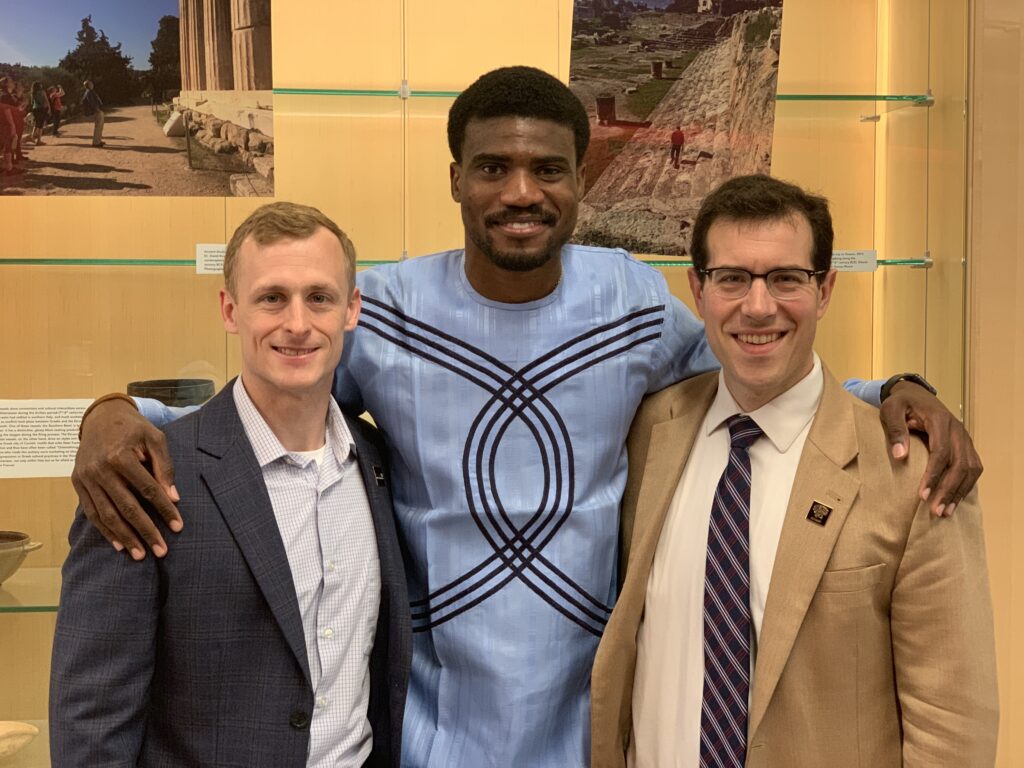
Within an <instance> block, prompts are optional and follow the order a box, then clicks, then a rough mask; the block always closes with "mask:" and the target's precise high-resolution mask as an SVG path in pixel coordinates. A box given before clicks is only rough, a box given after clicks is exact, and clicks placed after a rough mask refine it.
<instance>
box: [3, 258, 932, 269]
mask: <svg viewBox="0 0 1024 768" xmlns="http://www.w3.org/2000/svg"><path fill="white" fill-rule="evenodd" d="M397 261H399V259H393V260H387V259H377V260H374V259H359V260H358V261H357V262H356V266H357V267H375V266H377V265H378V264H394V263H395V262H397ZM640 261H642V262H643V263H644V264H650V265H651V266H652V267H692V266H693V262H692V261H690V260H688V259H673V258H671V257H667V258H665V257H663V258H657V259H655V258H651V259H645V258H640ZM930 263H931V262H930V261H929V260H928V259H879V260H878V266H880V267H927V266H929V264H930ZM195 265H196V262H195V259H0V266H30V267H32V266H34V267H150V266H156V267H195Z"/></svg>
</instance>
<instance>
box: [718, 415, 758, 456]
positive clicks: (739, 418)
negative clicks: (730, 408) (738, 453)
mask: <svg viewBox="0 0 1024 768" xmlns="http://www.w3.org/2000/svg"><path fill="white" fill-rule="evenodd" d="M726 423H727V424H728V425H729V437H730V438H731V439H732V447H733V448H742V449H744V450H746V449H747V448H749V447H750V446H751V445H753V444H754V442H755V441H756V440H757V438H759V437H760V436H761V435H763V434H764V432H763V431H761V428H760V427H759V426H757V422H755V421H754V420H753V419H752V418H750V417H749V416H747V415H746V414H745V413H738V414H736V415H735V416H733V417H732V418H730V419H729V420H728V421H727V422H726Z"/></svg>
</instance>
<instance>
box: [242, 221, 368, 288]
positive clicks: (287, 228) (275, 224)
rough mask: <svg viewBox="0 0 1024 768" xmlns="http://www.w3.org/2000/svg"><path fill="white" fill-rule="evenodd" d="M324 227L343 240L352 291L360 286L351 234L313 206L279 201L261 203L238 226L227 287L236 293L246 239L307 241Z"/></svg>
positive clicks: (269, 242)
mask: <svg viewBox="0 0 1024 768" xmlns="http://www.w3.org/2000/svg"><path fill="white" fill-rule="evenodd" d="M321 227H323V228H324V229H326V230H327V231H328V232H330V233H331V234H332V235H334V236H335V237H336V238H338V242H339V243H341V249H342V250H343V251H344V252H345V275H346V277H347V278H348V288H349V290H350V291H351V290H352V289H354V288H355V286H356V249H355V246H354V245H352V241H351V240H349V238H348V235H346V234H345V233H344V232H342V231H341V228H340V227H339V226H338V225H337V224H335V223H334V221H332V220H331V219H330V218H328V217H327V216H325V215H324V214H323V213H321V212H320V211H319V210H317V209H316V208H314V207H312V206H310V205H300V204H298V203H289V202H285V201H279V202H275V203H267V204H266V205H261V206H260V207H259V208H257V209H256V210H255V211H253V212H252V213H250V214H249V216H248V218H246V220H245V221H243V222H242V223H241V224H239V225H238V229H236V230H235V233H234V234H233V235H232V236H231V240H229V241H228V246H227V251H226V252H225V254H224V286H225V287H226V288H227V290H228V293H230V294H231V295H232V296H234V295H235V273H236V270H237V268H238V251H239V250H240V249H241V247H242V243H244V242H245V240H246V238H249V237H251V238H252V239H253V241H254V242H255V243H256V244H257V245H272V244H273V243H278V242H280V241H282V240H305V239H306V238H309V237H312V236H313V235H315V234H316V231H317V230H318V229H320V228H321Z"/></svg>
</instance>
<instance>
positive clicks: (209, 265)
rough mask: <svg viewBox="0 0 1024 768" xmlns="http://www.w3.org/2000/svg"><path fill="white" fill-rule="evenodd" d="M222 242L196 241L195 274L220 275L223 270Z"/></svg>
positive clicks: (223, 245) (224, 248) (224, 250)
mask: <svg viewBox="0 0 1024 768" xmlns="http://www.w3.org/2000/svg"><path fill="white" fill-rule="evenodd" d="M227 249H228V247H227V245H225V244H224V243H196V274H197V275H220V274H223V272H224V253H225V252H226V251H227Z"/></svg>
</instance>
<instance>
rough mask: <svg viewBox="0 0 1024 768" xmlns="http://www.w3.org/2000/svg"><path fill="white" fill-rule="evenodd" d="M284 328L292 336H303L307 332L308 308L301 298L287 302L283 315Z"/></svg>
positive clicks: (308, 328)
mask: <svg viewBox="0 0 1024 768" xmlns="http://www.w3.org/2000/svg"><path fill="white" fill-rule="evenodd" d="M284 330H286V331H287V332H288V333H290V334H291V335H293V336H305V335H306V334H307V333H309V330H310V326H309V310H308V309H307V308H306V303H305V302H304V301H302V300H301V299H292V300H291V301H290V302H288V309H287V310H286V311H285V315H284Z"/></svg>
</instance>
